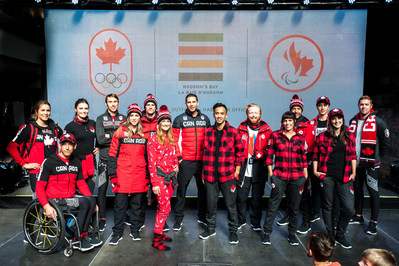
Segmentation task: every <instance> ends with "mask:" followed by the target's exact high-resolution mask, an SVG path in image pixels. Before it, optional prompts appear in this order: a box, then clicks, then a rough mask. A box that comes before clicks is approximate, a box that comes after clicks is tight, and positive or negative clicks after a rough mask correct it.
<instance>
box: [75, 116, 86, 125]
mask: <svg viewBox="0 0 399 266" xmlns="http://www.w3.org/2000/svg"><path fill="white" fill-rule="evenodd" d="M73 122H75V123H77V124H79V125H85V124H87V123H88V122H89V116H86V118H85V119H84V120H80V119H79V118H78V116H75V118H74V119H73Z"/></svg>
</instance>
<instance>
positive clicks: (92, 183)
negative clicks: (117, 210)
mask: <svg viewBox="0 0 399 266" xmlns="http://www.w3.org/2000/svg"><path fill="white" fill-rule="evenodd" d="M86 184H87V186H88V187H89V190H90V192H91V194H93V191H94V188H95V187H96V183H95V181H94V180H93V176H92V175H91V176H89V177H88V178H86Z"/></svg>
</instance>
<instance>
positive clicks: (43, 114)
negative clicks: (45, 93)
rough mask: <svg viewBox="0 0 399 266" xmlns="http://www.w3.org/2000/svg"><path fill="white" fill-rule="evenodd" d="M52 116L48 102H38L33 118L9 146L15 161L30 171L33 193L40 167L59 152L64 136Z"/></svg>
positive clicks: (34, 107) (34, 108)
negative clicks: (60, 141) (60, 140)
mask: <svg viewBox="0 0 399 266" xmlns="http://www.w3.org/2000/svg"><path fill="white" fill-rule="evenodd" d="M50 114H51V105H50V103H49V102H48V101H46V100H39V101H38V102H36V104H35V105H34V106H33V110H32V117H31V118H30V119H29V120H28V121H27V122H26V124H25V125H23V126H21V127H20V128H19V130H18V133H17V135H16V136H15V138H14V139H13V140H12V141H11V142H10V143H9V144H8V146H7V151H8V153H9V154H10V155H11V157H12V158H13V159H14V161H15V162H16V163H18V164H19V165H21V166H22V167H23V168H25V169H27V170H29V180H30V186H31V189H32V192H33V193H34V192H35V188H36V181H37V175H38V174H39V172H40V166H41V164H42V162H43V161H44V160H45V159H46V158H48V157H49V156H50V155H52V154H54V153H56V152H57V139H58V138H59V137H60V136H61V135H62V129H61V128H60V127H59V126H58V125H56V124H55V123H54V121H53V120H52V119H50ZM34 197H35V194H34Z"/></svg>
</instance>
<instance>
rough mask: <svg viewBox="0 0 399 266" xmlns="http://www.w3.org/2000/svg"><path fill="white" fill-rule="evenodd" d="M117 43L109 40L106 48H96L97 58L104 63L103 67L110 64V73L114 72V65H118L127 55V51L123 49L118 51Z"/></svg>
mask: <svg viewBox="0 0 399 266" xmlns="http://www.w3.org/2000/svg"><path fill="white" fill-rule="evenodd" d="M116 43H117V42H113V41H112V39H111V38H109V40H108V42H104V46H105V50H104V48H102V47H100V48H96V52H97V54H96V55H97V56H98V58H100V59H101V60H102V61H103V65H105V64H109V68H110V71H111V72H112V64H118V65H119V61H120V60H121V59H122V58H123V57H124V56H125V55H126V54H125V50H126V49H122V48H120V47H119V48H118V49H116Z"/></svg>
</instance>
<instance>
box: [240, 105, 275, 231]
mask: <svg viewBox="0 0 399 266" xmlns="http://www.w3.org/2000/svg"><path fill="white" fill-rule="evenodd" d="M245 111H246V114H247V119H246V120H245V121H243V122H242V123H241V124H240V126H239V127H238V130H239V131H240V134H241V141H242V143H243V145H244V155H245V162H244V165H243V166H242V167H241V170H240V175H239V182H238V186H237V212H238V229H241V227H242V226H245V225H246V210H247V199H248V195H249V191H250V189H251V186H252V198H251V199H250V204H249V208H250V221H251V227H252V229H253V230H254V231H261V230H262V229H261V227H260V221H261V219H262V206H261V204H262V196H263V194H264V190H265V184H266V181H267V167H266V165H265V154H266V147H267V143H268V140H269V136H270V134H271V133H272V131H271V129H270V126H269V125H268V124H267V123H266V122H265V121H263V120H261V116H262V109H261V108H260V106H259V105H257V104H254V103H251V104H249V105H248V106H247V108H246V109H245Z"/></svg>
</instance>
